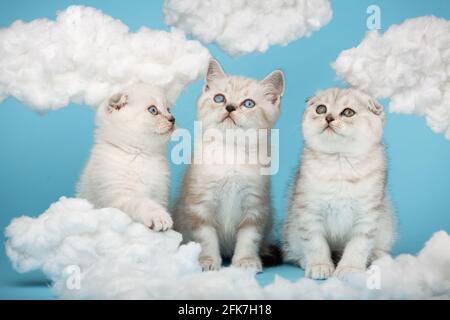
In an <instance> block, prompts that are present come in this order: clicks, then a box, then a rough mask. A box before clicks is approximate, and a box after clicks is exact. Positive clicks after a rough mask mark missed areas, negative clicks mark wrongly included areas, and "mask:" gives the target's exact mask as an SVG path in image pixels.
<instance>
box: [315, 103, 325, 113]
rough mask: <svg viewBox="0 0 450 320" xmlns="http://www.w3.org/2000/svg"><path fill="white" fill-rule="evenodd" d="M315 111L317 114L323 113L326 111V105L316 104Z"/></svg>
mask: <svg viewBox="0 0 450 320" xmlns="http://www.w3.org/2000/svg"><path fill="white" fill-rule="evenodd" d="M316 112H317V114H324V113H326V112H327V107H326V106H325V105H323V104H321V105H320V106H317V108H316Z"/></svg>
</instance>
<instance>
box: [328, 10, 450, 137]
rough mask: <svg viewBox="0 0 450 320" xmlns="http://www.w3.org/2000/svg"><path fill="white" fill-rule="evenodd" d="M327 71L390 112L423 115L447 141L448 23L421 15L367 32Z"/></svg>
mask: <svg viewBox="0 0 450 320" xmlns="http://www.w3.org/2000/svg"><path fill="white" fill-rule="evenodd" d="M333 67H334V69H335V70H336V72H337V74H338V76H339V77H341V78H342V79H344V80H345V81H347V82H348V83H349V84H351V85H353V86H356V87H359V88H361V89H363V90H366V91H368V92H369V93H371V94H373V95H374V96H376V97H378V98H390V104H389V106H390V111H392V112H398V113H406V114H416V115H419V116H423V117H425V119H426V121H427V124H428V126H429V127H430V128H431V129H432V130H433V131H435V132H438V133H444V134H445V137H446V138H447V139H450V21H448V20H445V19H439V18H436V17H433V16H427V17H419V18H414V19H409V20H406V21H405V22H403V23H402V24H400V25H393V26H391V27H390V28H389V29H388V30H387V31H386V32H385V33H384V34H380V33H379V32H377V31H369V32H368V33H367V35H366V37H365V39H364V40H363V41H362V42H361V43H360V44H359V45H358V46H357V47H356V48H351V49H348V50H345V51H343V52H342V53H341V54H340V55H339V57H338V59H337V60H336V62H335V63H334V65H333Z"/></svg>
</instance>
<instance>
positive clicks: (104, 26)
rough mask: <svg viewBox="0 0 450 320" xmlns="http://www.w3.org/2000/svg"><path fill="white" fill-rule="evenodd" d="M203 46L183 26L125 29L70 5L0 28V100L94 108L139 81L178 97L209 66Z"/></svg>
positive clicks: (91, 11)
mask: <svg viewBox="0 0 450 320" xmlns="http://www.w3.org/2000/svg"><path fill="white" fill-rule="evenodd" d="M209 56H210V55H209V52H208V50H207V49H206V48H205V47H203V46H202V45H201V44H200V42H198V41H192V40H187V39H186V38H185V36H184V35H183V34H182V32H180V31H176V30H174V31H172V32H166V31H160V30H151V29H148V28H144V27H143V28H141V29H140V30H139V31H137V32H136V33H131V32H129V30H128V27H127V26H126V25H125V24H123V23H122V22H121V21H119V20H115V19H113V18H111V17H110V16H108V15H105V14H103V13H102V12H101V11H99V10H96V9H94V8H90V7H83V6H71V7H69V8H67V9H66V10H64V11H61V12H58V14H57V18H56V21H51V20H47V19H38V20H34V21H31V22H29V23H26V22H23V21H16V22H14V23H13V24H12V25H11V26H10V27H8V28H4V29H0V102H1V101H2V100H3V99H5V98H6V97H8V96H13V97H15V98H17V99H18V100H20V101H21V102H23V103H25V104H27V105H29V106H30V107H32V108H34V109H35V110H38V111H47V110H53V109H58V108H61V107H64V106H65V105H67V104H69V103H70V102H75V103H85V104H87V105H90V106H92V107H97V106H98V105H99V104H100V103H101V102H103V101H104V100H105V99H106V98H107V97H108V96H110V95H111V94H112V93H113V92H115V91H116V90H120V89H122V88H123V87H127V86H128V85H131V84H134V83H139V82H144V83H149V84H154V85H159V86H160V87H162V88H163V89H165V90H166V91H167V95H168V97H169V100H171V101H172V102H174V101H175V99H176V97H177V96H178V95H179V93H180V92H181V91H182V90H184V89H185V87H186V86H187V85H188V84H189V83H191V82H192V81H194V80H196V79H198V78H199V77H201V76H202V74H203V73H204V72H205V70H206V66H207V62H208V59H209Z"/></svg>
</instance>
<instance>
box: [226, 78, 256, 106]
mask: <svg viewBox="0 0 450 320" xmlns="http://www.w3.org/2000/svg"><path fill="white" fill-rule="evenodd" d="M254 83H255V81H254V80H252V79H247V78H242V77H229V79H228V81H227V85H226V87H225V91H226V92H225V93H227V94H229V95H230V96H229V97H228V98H229V99H231V100H233V99H241V98H243V97H247V96H248V95H249V94H250V89H251V87H252V86H253V85H254ZM230 102H231V101H230ZM233 102H237V101H233Z"/></svg>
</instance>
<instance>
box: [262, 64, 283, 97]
mask: <svg viewBox="0 0 450 320" xmlns="http://www.w3.org/2000/svg"><path fill="white" fill-rule="evenodd" d="M261 84H262V85H263V86H264V87H265V92H264V94H265V95H266V96H267V97H268V98H269V100H270V101H271V102H272V104H275V103H276V102H278V101H279V99H280V98H281V97H282V96H283V93H284V74H283V72H282V71H281V70H275V71H273V72H272V73H270V74H269V75H268V76H267V77H265V78H264V80H262V81H261Z"/></svg>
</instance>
